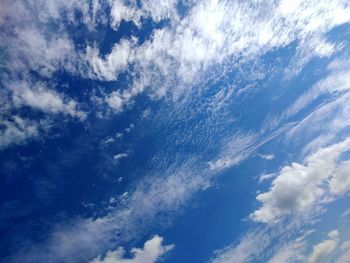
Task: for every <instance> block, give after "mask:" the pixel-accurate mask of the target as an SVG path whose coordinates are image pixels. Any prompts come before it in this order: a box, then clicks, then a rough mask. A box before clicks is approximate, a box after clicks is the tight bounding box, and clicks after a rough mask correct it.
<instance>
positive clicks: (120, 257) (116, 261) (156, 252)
mask: <svg viewBox="0 0 350 263" xmlns="http://www.w3.org/2000/svg"><path fill="white" fill-rule="evenodd" d="M162 242H163V238H162V237H160V236H157V235H156V236H154V237H153V238H151V239H150V240H148V241H146V242H145V244H144V247H143V248H141V249H140V248H132V249H131V254H132V258H124V257H125V251H124V249H123V248H118V249H117V250H115V251H108V252H107V254H106V255H105V256H104V257H102V256H99V257H97V258H95V259H94V260H92V261H90V263H155V262H157V261H158V260H159V259H160V257H161V256H163V255H164V254H165V253H167V252H169V251H170V250H172V249H173V248H174V245H167V246H163V245H162Z"/></svg>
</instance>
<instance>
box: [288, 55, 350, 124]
mask: <svg viewBox="0 0 350 263" xmlns="http://www.w3.org/2000/svg"><path fill="white" fill-rule="evenodd" d="M349 62H350V61H349V60H335V61H333V62H332V63H331V64H329V66H328V76H327V77H326V78H324V79H321V80H319V81H318V82H317V83H316V84H315V85H314V86H313V87H312V88H311V89H310V90H308V91H307V92H306V93H305V94H303V95H302V96H301V97H300V98H299V99H297V100H296V101H295V102H294V103H293V105H292V106H291V107H290V108H289V109H287V111H286V112H285V113H284V116H283V117H284V118H288V117H290V116H293V115H295V114H296V113H298V112H300V111H301V110H303V109H304V108H306V107H307V106H308V105H310V104H311V103H312V102H313V101H314V100H316V99H317V98H318V97H320V96H321V95H324V94H327V93H328V94H330V95H337V94H339V93H341V92H346V91H348V90H349V89H350V66H349V65H350V63H349Z"/></svg>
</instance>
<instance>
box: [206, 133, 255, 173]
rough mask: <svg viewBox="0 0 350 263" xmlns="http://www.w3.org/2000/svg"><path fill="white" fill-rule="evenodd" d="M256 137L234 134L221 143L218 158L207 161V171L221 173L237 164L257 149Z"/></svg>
mask: <svg viewBox="0 0 350 263" xmlns="http://www.w3.org/2000/svg"><path fill="white" fill-rule="evenodd" d="M256 140H257V136H256V135H253V134H247V135H242V134H236V135H234V136H232V137H231V138H229V139H228V140H225V141H224V142H223V149H222V150H221V153H220V154H219V158H216V159H215V160H212V161H209V162H208V165H209V169H210V170H212V171H221V170H223V169H227V168H230V167H232V166H234V165H237V164H239V163H240V162H241V161H243V160H245V159H246V158H247V157H248V156H249V155H250V154H251V153H252V152H253V151H254V150H255V149H256V148H257V143H256Z"/></svg>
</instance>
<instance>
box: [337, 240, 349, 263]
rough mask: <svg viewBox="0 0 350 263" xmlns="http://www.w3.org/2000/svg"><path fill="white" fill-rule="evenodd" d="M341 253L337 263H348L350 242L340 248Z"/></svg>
mask: <svg viewBox="0 0 350 263" xmlns="http://www.w3.org/2000/svg"><path fill="white" fill-rule="evenodd" d="M340 250H341V253H340V255H339V257H338V258H337V259H336V261H335V263H347V262H349V260H350V241H345V242H344V243H343V244H342V245H341V247H340Z"/></svg>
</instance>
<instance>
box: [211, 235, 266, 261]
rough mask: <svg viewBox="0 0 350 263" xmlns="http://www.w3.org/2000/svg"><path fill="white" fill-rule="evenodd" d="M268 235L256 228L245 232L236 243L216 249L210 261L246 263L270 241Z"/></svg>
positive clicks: (257, 254)
mask: <svg viewBox="0 0 350 263" xmlns="http://www.w3.org/2000/svg"><path fill="white" fill-rule="evenodd" d="M270 241H271V240H270V237H269V235H268V234H267V232H265V231H263V230H256V231H252V232H250V233H248V234H246V235H245V236H244V237H243V238H242V239H241V240H240V241H239V243H238V245H232V246H228V247H227V248H224V249H222V250H219V251H216V252H215V253H214V254H215V255H214V258H213V259H212V260H211V261H210V263H226V262H235V263H246V262H250V261H251V260H252V259H254V258H255V257H257V256H259V254H260V253H261V252H263V251H264V250H265V249H266V248H267V247H268V245H269V243H270Z"/></svg>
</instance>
